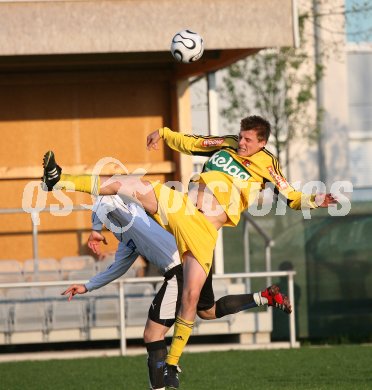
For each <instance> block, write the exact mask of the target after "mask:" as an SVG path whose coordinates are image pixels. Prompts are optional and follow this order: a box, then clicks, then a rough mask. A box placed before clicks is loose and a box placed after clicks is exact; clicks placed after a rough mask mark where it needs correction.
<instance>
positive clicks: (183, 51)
mask: <svg viewBox="0 0 372 390" xmlns="http://www.w3.org/2000/svg"><path fill="white" fill-rule="evenodd" d="M171 52H172V55H173V57H174V58H175V59H176V60H177V61H178V62H183V63H185V64H188V63H190V62H195V61H197V60H198V59H199V58H200V57H201V56H202V55H203V52H204V43H203V38H202V37H201V36H200V35H199V34H198V33H196V32H193V31H190V30H182V31H180V32H178V33H177V34H176V35H175V36H174V37H173V39H172V44H171Z"/></svg>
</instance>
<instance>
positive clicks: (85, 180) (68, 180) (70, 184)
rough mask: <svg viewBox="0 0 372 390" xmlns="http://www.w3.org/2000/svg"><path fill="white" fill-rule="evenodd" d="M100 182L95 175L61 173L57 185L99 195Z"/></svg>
mask: <svg viewBox="0 0 372 390" xmlns="http://www.w3.org/2000/svg"><path fill="white" fill-rule="evenodd" d="M100 184H101V180H100V178H99V176H97V175H68V174H65V173H62V174H61V180H60V181H59V182H58V183H57V186H58V188H60V189H63V190H72V191H78V192H87V193H88V194H93V195H99V189H100Z"/></svg>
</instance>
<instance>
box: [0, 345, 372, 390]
mask: <svg viewBox="0 0 372 390" xmlns="http://www.w3.org/2000/svg"><path fill="white" fill-rule="evenodd" d="M182 366H183V373H182V374H181V389H187V390H210V389H211V390H218V389H221V390H222V389H225V390H234V389H240V390H242V389H249V390H256V389H259V390H268V389H275V390H281V389H324V390H332V389H337V390H341V389H355V390H362V389H372V346H337V347H303V348H301V349H297V350H274V351H229V352H209V353H193V354H184V356H183V358H182ZM0 388H1V389H2V390H10V389H11V390H15V389H23V390H32V389H35V390H36V389H37V390H43V389H53V390H57V389H68V390H74V389H76V390H77V389H79V390H88V389H89V390H93V389H100V390H102V389H110V390H112V389H127V390H137V389H138V390H141V389H147V388H148V387H147V372H146V362H145V357H144V356H143V355H142V356H134V357H123V358H120V357H110V358H109V357H107V358H89V359H76V360H50V361H31V362H17V363H1V364H0Z"/></svg>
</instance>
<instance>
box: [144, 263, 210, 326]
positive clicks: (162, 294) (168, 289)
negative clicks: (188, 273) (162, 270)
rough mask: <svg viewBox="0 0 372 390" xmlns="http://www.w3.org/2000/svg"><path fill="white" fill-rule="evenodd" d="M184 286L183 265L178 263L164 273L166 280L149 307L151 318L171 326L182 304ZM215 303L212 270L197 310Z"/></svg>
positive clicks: (207, 307)
mask: <svg viewBox="0 0 372 390" xmlns="http://www.w3.org/2000/svg"><path fill="white" fill-rule="evenodd" d="M182 286H183V272H182V265H177V266H176V267H173V268H172V269H171V270H169V271H168V272H167V273H166V274H165V275H164V282H163V285H162V286H161V288H160V290H159V291H158V293H157V294H156V295H155V298H154V300H153V301H152V304H151V306H150V309H149V318H150V320H152V321H154V322H156V323H158V324H161V325H164V326H166V327H168V328H170V327H171V326H172V325H173V324H174V322H175V319H176V315H177V312H178V310H179V308H180V305H181V297H182ZM213 305H214V293H213V286H212V271H210V272H209V274H208V277H207V279H206V281H205V283H204V286H203V288H202V290H201V292H200V298H199V302H198V306H197V310H208V309H210V308H211V307H213Z"/></svg>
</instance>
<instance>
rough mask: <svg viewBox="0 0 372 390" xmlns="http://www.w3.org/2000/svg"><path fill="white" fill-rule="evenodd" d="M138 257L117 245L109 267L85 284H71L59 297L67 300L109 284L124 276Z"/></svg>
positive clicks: (131, 251)
mask: <svg viewBox="0 0 372 390" xmlns="http://www.w3.org/2000/svg"><path fill="white" fill-rule="evenodd" d="M137 257H138V253H137V252H136V251H133V250H132V249H130V248H128V247H127V246H126V245H124V244H123V243H121V242H120V243H119V246H118V249H117V251H116V254H115V261H114V262H113V263H112V264H111V265H109V267H108V268H107V269H106V270H105V271H102V272H100V273H98V274H97V275H95V276H93V277H92V278H91V279H90V280H89V282H88V283H86V284H73V285H71V286H69V287H68V288H67V289H66V290H65V291H63V292H62V294H61V295H67V296H68V300H69V301H71V299H72V298H73V297H74V295H76V294H85V293H86V292H88V291H93V290H96V289H98V288H101V287H103V286H105V285H106V284H109V283H110V282H112V281H114V280H115V279H117V278H120V276H122V275H124V274H125V273H126V272H127V271H128V269H129V268H130V267H131V265H132V264H133V263H134V262H135V260H136V259H137Z"/></svg>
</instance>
